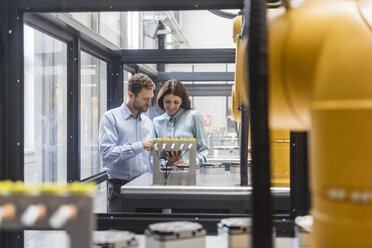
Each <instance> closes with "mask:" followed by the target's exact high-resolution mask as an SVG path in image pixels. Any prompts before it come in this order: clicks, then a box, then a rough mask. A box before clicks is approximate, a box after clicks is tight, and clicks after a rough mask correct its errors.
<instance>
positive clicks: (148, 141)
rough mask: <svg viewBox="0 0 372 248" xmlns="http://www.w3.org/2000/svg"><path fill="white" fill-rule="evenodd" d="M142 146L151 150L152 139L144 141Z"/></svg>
mask: <svg viewBox="0 0 372 248" xmlns="http://www.w3.org/2000/svg"><path fill="white" fill-rule="evenodd" d="M142 146H143V149H145V150H147V151H151V150H152V140H144V141H142Z"/></svg>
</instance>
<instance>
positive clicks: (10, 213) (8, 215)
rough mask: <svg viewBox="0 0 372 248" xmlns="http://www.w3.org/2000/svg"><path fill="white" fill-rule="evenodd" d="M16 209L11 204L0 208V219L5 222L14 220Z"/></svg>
mask: <svg viewBox="0 0 372 248" xmlns="http://www.w3.org/2000/svg"><path fill="white" fill-rule="evenodd" d="M15 214H16V208H15V206H14V205H13V204H11V203H7V204H4V205H2V206H1V207H0V219H3V220H7V219H12V218H14V216H15Z"/></svg>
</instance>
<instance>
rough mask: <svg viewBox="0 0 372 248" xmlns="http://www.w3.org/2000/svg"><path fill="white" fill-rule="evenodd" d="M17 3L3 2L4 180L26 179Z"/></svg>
mask: <svg viewBox="0 0 372 248" xmlns="http://www.w3.org/2000/svg"><path fill="white" fill-rule="evenodd" d="M14 5H15V4H14V2H13V1H1V5H0V23H1V34H0V35H1V36H0V37H1V49H0V53H1V61H0V75H1V78H0V87H1V88H0V111H1V112H0V113H1V114H0V116H1V119H0V120H1V122H0V127H1V129H0V130H1V131H0V132H1V134H0V135H1V149H0V150H1V151H0V156H1V157H0V164H1V173H0V179H11V180H23V177H24V170H23V160H24V152H23V151H24V130H23V128H24V124H23V122H24V116H23V111H24V97H23V87H24V75H23V70H24V68H23V67H24V66H23V15H22V13H20V12H19V11H18V10H17V8H16V6H14Z"/></svg>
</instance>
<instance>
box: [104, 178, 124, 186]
mask: <svg viewBox="0 0 372 248" xmlns="http://www.w3.org/2000/svg"><path fill="white" fill-rule="evenodd" d="M108 181H109V183H111V184H117V185H124V184H127V183H128V182H129V181H127V180H121V179H109V180H108Z"/></svg>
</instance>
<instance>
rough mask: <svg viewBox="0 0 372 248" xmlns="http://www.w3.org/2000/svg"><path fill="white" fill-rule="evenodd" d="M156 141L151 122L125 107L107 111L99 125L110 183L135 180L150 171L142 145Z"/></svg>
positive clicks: (101, 146)
mask: <svg viewBox="0 0 372 248" xmlns="http://www.w3.org/2000/svg"><path fill="white" fill-rule="evenodd" d="M153 138H154V132H153V125H152V122H151V120H150V119H149V118H148V117H147V116H145V115H144V114H143V113H141V114H140V115H138V117H137V118H135V116H134V115H133V114H132V112H131V111H130V109H129V108H128V107H127V105H126V104H125V103H123V104H122V105H121V106H120V107H118V108H114V109H111V110H109V111H107V112H106V113H105V114H104V115H103V116H102V118H101V122H100V125H99V153H100V156H101V159H102V163H103V167H104V168H105V169H106V171H107V174H108V177H109V178H110V179H111V178H113V179H122V180H128V181H130V180H132V179H134V178H136V177H138V176H140V175H141V174H143V173H145V172H147V171H149V170H150V169H151V166H150V160H149V153H150V152H149V151H146V150H145V149H144V148H143V145H142V141H144V140H152V139H153Z"/></svg>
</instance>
